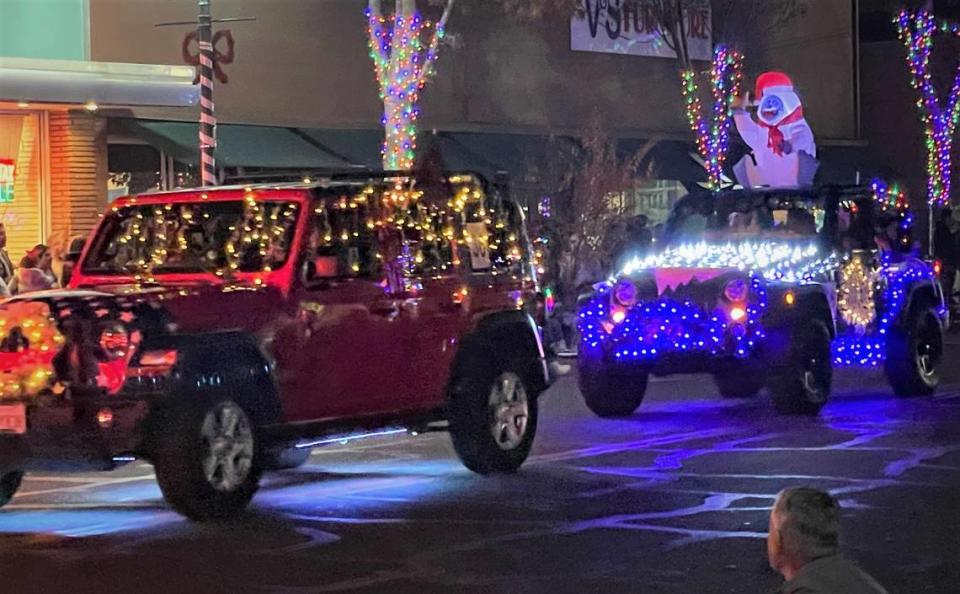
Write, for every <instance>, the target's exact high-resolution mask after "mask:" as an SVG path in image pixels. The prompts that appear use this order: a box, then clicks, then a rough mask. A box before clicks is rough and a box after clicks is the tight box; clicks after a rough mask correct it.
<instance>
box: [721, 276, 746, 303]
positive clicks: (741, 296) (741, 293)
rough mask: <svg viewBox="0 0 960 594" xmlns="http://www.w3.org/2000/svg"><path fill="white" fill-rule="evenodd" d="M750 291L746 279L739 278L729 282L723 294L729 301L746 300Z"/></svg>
mask: <svg viewBox="0 0 960 594" xmlns="http://www.w3.org/2000/svg"><path fill="white" fill-rule="evenodd" d="M748 291H749V289H748V287H747V283H746V281H744V280H743V279H742V278H737V279H734V280H732V281H730V282H729V283H727V286H725V287H724V288H723V296H724V297H725V298H726V299H727V301H744V300H746V298H747V293H748Z"/></svg>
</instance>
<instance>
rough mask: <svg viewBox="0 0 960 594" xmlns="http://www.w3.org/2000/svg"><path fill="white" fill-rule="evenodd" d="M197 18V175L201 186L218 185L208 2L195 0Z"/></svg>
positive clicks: (211, 46) (210, 20) (208, 0)
mask: <svg viewBox="0 0 960 594" xmlns="http://www.w3.org/2000/svg"><path fill="white" fill-rule="evenodd" d="M197 4H198V5H199V7H200V16H199V17H198V21H197V41H198V43H199V45H200V175H201V183H202V185H204V186H215V185H217V164H216V161H215V160H214V157H213V151H214V149H216V148H217V118H216V116H215V115H214V114H213V44H212V43H211V35H212V30H211V29H212V27H211V23H212V19H211V17H210V0H197Z"/></svg>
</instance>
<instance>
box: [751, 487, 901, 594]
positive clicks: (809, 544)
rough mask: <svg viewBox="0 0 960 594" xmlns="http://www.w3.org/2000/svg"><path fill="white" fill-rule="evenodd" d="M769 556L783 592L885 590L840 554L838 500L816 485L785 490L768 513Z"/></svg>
mask: <svg viewBox="0 0 960 594" xmlns="http://www.w3.org/2000/svg"><path fill="white" fill-rule="evenodd" d="M767 557H768V559H769V561H770V567H772V568H773V569H775V570H776V571H777V572H779V573H780V574H781V575H783V577H784V579H785V580H786V583H785V584H784V587H783V589H782V590H781V591H782V592H784V593H790V594H814V593H821V592H822V593H833V592H836V593H838V594H839V593H844V594H857V593H860V592H864V593H876V592H885V590H884V589H883V588H882V587H881V586H880V585H879V584H878V583H877V582H876V581H875V580H874V579H873V578H871V577H870V576H868V575H867V574H865V573H863V572H862V571H860V570H859V569H858V568H857V567H856V566H854V565H853V564H852V563H850V562H848V561H846V560H844V559H843V558H841V557H840V504H839V503H838V502H837V500H836V499H835V498H834V497H833V496H832V495H830V494H829V493H825V492H823V491H819V490H817V489H811V488H806V487H800V488H793V489H785V490H783V491H781V492H780V494H779V495H778V496H777V501H776V503H775V504H774V506H773V509H772V510H771V512H770V534H769V536H768V537H767Z"/></svg>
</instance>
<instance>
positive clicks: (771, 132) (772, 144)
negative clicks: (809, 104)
mask: <svg viewBox="0 0 960 594" xmlns="http://www.w3.org/2000/svg"><path fill="white" fill-rule="evenodd" d="M802 119H803V108H802V107H798V108H797V109H796V110H794V112H793V113H791V114H790V115H788V116H787V117H785V118H783V119H782V120H780V121H779V122H778V123H777V124H776V125H773V126H771V125H770V124H766V123H764V122H763V120H759V118H758V120H759V124H760V125H761V126H763V127H764V128H766V129H767V147H769V148H770V149H772V150H773V154H774V155H777V156H778V157H782V156H783V132H781V131H780V126H785V125H787V124H793V123H795V122H799V121H800V120H802Z"/></svg>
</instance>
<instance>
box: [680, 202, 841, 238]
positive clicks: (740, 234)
mask: <svg viewBox="0 0 960 594" xmlns="http://www.w3.org/2000/svg"><path fill="white" fill-rule="evenodd" d="M825 216H826V215H825V211H824V208H823V206H822V201H820V200H818V199H817V198H815V197H805V196H801V195H797V196H790V195H783V194H777V195H770V196H767V195H763V194H750V193H731V194H727V195H721V196H718V197H712V196H704V195H691V196H688V197H686V198H684V199H682V200H681V201H680V202H678V204H677V206H676V208H675V209H674V212H673V213H672V215H671V217H670V220H669V221H668V223H667V228H668V235H669V240H670V241H671V242H673V243H677V242H686V241H729V240H736V239H752V238H758V239H802V238H813V237H816V236H817V234H818V233H820V231H821V230H822V229H823V227H824V222H825Z"/></svg>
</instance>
